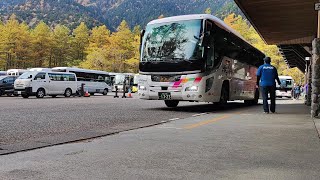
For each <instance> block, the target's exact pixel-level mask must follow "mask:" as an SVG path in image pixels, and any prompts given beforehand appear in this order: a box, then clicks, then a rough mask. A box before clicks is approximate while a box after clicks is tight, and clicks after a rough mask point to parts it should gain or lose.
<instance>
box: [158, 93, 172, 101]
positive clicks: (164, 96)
mask: <svg viewBox="0 0 320 180" xmlns="http://www.w3.org/2000/svg"><path fill="white" fill-rule="evenodd" d="M159 99H160V100H166V99H171V93H169V92H159Z"/></svg>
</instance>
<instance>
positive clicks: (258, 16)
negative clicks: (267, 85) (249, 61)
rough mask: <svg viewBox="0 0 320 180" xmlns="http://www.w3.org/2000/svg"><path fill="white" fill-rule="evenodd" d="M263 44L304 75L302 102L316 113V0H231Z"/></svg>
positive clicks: (319, 30)
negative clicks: (306, 87) (305, 86)
mask: <svg viewBox="0 0 320 180" xmlns="http://www.w3.org/2000/svg"><path fill="white" fill-rule="evenodd" d="M235 2H236V3H237V5H238V6H239V7H240V9H241V10H242V12H243V13H244V14H245V16H246V17H247V19H248V20H249V21H250V23H251V24H252V25H253V26H254V28H255V29H256V30H257V32H258V33H259V34H260V36H261V37H262V38H263V39H264V41H265V42H266V43H267V44H270V45H277V46H278V47H279V50H280V52H281V54H282V56H283V58H284V60H285V62H286V63H287V65H288V66H289V67H290V68H293V67H297V68H298V69H300V70H301V71H302V72H304V73H305V75H306V83H308V84H309V93H308V97H307V100H306V104H307V105H309V106H311V115H312V117H318V118H319V117H320V11H319V12H318V10H320V4H319V6H318V5H317V3H319V1H317V0H281V1H279V0H268V1H266V0H235Z"/></svg>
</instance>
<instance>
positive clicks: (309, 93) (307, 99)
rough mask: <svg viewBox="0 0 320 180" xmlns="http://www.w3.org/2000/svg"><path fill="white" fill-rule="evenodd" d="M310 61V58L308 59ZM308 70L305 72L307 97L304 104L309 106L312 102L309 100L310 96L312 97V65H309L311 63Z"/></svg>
mask: <svg viewBox="0 0 320 180" xmlns="http://www.w3.org/2000/svg"><path fill="white" fill-rule="evenodd" d="M310 62H311V60H310ZM307 68H308V72H307V83H308V91H307V98H306V105H307V106H311V104H312V100H311V97H312V84H311V82H312V66H311V63H309V65H308V67H307Z"/></svg>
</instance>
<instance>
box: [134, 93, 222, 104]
mask: <svg viewBox="0 0 320 180" xmlns="http://www.w3.org/2000/svg"><path fill="white" fill-rule="evenodd" d="M161 93H170V98H168V99H167V100H177V101H195V102H219V100H220V97H219V96H214V95H210V96H208V95H206V96H203V94H202V93H199V92H168V91H159V92H151V91H138V95H139V98H140V99H145V100H166V99H163V98H161Z"/></svg>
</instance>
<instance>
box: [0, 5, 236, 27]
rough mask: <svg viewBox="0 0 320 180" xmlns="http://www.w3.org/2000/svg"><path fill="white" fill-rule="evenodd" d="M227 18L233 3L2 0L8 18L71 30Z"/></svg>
mask: <svg viewBox="0 0 320 180" xmlns="http://www.w3.org/2000/svg"><path fill="white" fill-rule="evenodd" d="M207 8H210V9H211V10H212V13H213V14H217V15H218V16H224V15H225V14H228V13H230V12H229V11H235V12H237V13H239V12H240V11H239V9H238V8H237V7H236V5H235V3H234V2H233V0H174V1H173V0H1V1H0V15H1V17H3V19H4V20H5V19H7V18H8V17H9V16H10V14H12V13H14V14H16V15H17V17H18V18H19V19H20V20H21V21H26V22H27V23H28V24H29V25H30V26H33V25H34V24H35V23H37V22H39V21H40V20H43V21H44V22H46V23H48V24H49V25H52V26H54V25H55V24H58V23H59V24H65V25H67V26H69V27H71V28H73V27H75V26H76V25H78V24H79V23H80V22H81V21H84V22H86V24H87V25H88V26H90V27H92V26H96V25H100V24H106V25H107V26H108V28H110V29H111V30H115V29H116V27H117V26H118V25H119V24H120V22H121V21H122V20H126V21H127V22H128V23H129V25H130V26H131V27H133V26H135V25H141V26H144V25H146V23H147V22H149V21H150V20H152V19H155V18H157V17H159V16H160V15H164V16H166V17H167V16H174V15H182V14H197V13H204V11H205V9H207Z"/></svg>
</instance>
